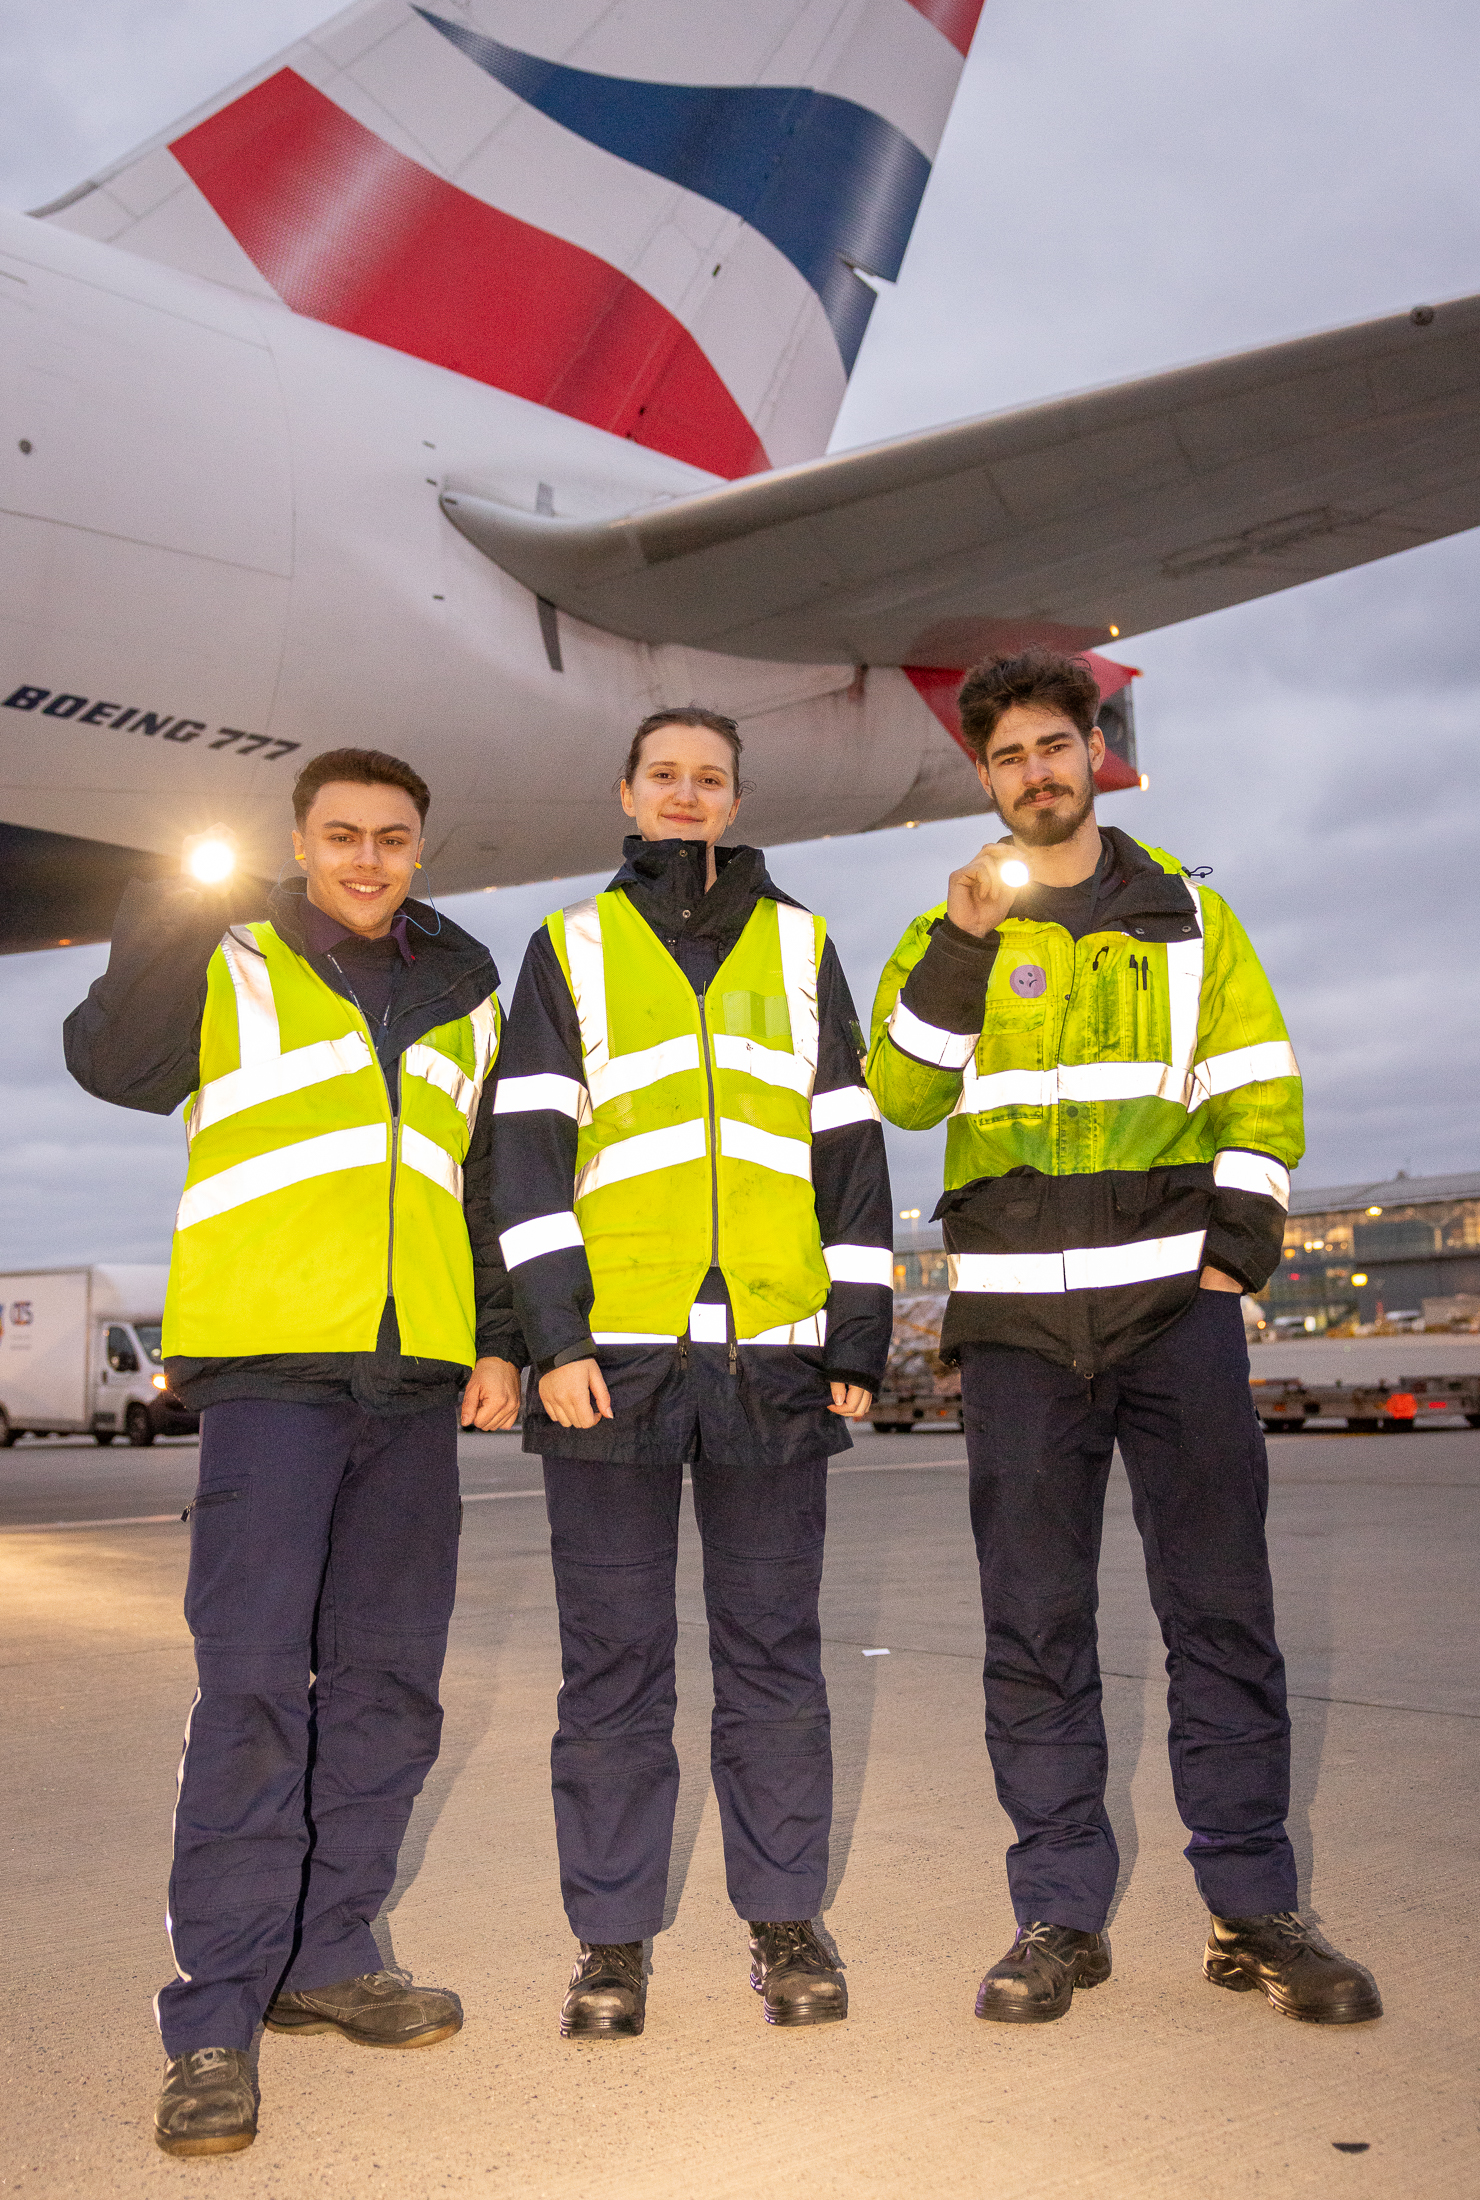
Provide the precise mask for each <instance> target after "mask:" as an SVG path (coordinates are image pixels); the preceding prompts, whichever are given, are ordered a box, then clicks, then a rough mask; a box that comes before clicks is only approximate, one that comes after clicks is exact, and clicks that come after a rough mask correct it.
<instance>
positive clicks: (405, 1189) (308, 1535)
mask: <svg viewBox="0 0 1480 2200" xmlns="http://www.w3.org/2000/svg"><path fill="white" fill-rule="evenodd" d="M427 801H428V796H427V789H426V784H425V782H424V781H423V780H422V779H421V777H420V775H419V774H418V773H416V772H415V771H413V770H412V769H411V767H410V766H409V765H407V764H403V763H402V762H400V760H399V759H398V758H395V757H391V756H385V755H382V754H381V753H380V752H378V751H376V750H370V749H339V750H334V751H332V752H330V753H329V754H328V755H325V756H321V757H319V758H317V759H316V760H315V761H314V762H312V763H311V764H309V765H308V767H307V768H306V769H305V771H304V772H303V773H302V775H301V776H300V778H299V781H298V785H297V787H296V788H295V790H294V814H295V817H296V820H297V827H296V830H295V832H294V834H293V846H294V851H295V854H296V856H297V859H298V861H299V862H300V863H301V864H302V865H303V867H304V871H305V873H306V878H305V879H304V880H302V881H299V880H297V879H295V880H293V881H292V882H291V883H290V884H289V885H287V886H286V887H281V886H280V887H279V888H278V889H277V890H276V891H275V892H274V893H273V894H272V896H271V899H270V902H269V913H268V921H267V922H265V923H249V924H241V923H232V921H231V918H232V914H233V911H232V906H231V899H232V897H231V890H230V887H229V885H228V886H226V887H223V888H220V889H216V890H212V889H209V888H206V887H203V886H200V885H198V884H194V883H191V882H190V881H189V880H178V881H165V882H161V883H157V884H153V885H147V886H146V885H141V884H140V883H138V882H137V881H135V882H134V883H133V884H132V885H131V886H130V887H129V889H128V891H127V893H126V894H125V896H124V899H123V902H122V905H121V906H120V909H119V912H118V918H117V922H116V924H115V926H114V933H113V948H112V953H111V955H110V958H109V963H108V969H107V971H106V973H105V974H104V976H103V977H101V978H100V979H99V980H98V981H97V983H96V984H95V985H94V986H93V988H92V990H91V992H90V993H89V994H88V997H87V999H86V1001H84V1002H83V1004H82V1006H81V1007H80V1008H78V1009H76V1010H74V1011H73V1013H72V1015H71V1016H70V1017H69V1018H68V1020H67V1029H66V1045H67V1063H68V1067H69V1068H70V1069H71V1071H72V1074H73V1076H74V1077H76V1079H77V1080H78V1082H79V1084H81V1085H83V1086H84V1087H85V1088H86V1089H87V1090H88V1091H89V1092H92V1093H96V1094H97V1095H98V1097H99V1098H100V1099H104V1100H112V1101H115V1102H117V1103H118V1104H119V1105H121V1106H124V1107H133V1108H143V1109H145V1110H147V1111H148V1112H150V1113H153V1114H160V1115H168V1114H170V1113H171V1112H172V1111H173V1110H174V1109H175V1108H176V1107H178V1106H179V1105H180V1103H181V1101H182V1100H186V1099H187V1098H188V1099H189V1108H188V1113H187V1116H186V1133H187V1136H188V1139H189V1143H190V1160H189V1168H188V1172H187V1176H186V1182H185V1190H184V1194H183V1196H182V1198H181V1201H180V1207H179V1212H178V1215H177V1217H176V1223H175V1240H174V1248H173V1253H172V1257H171V1263H170V1284H169V1293H168V1298H167V1302H166V1307H165V1333H164V1350H165V1368H166V1372H167V1376H168V1380H169V1383H170V1387H171V1390H172V1391H173V1392H174V1394H175V1395H176V1397H178V1398H179V1400H180V1401H181V1403H182V1404H184V1405H185V1406H187V1407H192V1408H198V1409H200V1412H201V1443H200V1482H199V1487H198V1489H197V1492H196V1496H195V1498H194V1501H193V1502H192V1504H191V1505H190V1507H189V1510H188V1514H187V1517H188V1518H189V1520H190V1525H191V1538H190V1541H191V1555H190V1575H189V1583H188V1586H187V1589H186V1596H185V1615H186V1619H187V1621H188V1622H189V1625H190V1629H191V1632H192V1634H193V1635H194V1637H195V1644H196V1665H197V1670H198V1674H199V1687H198V1689H197V1692H196V1697H195V1702H194V1704H193V1705H192V1707H191V1712H190V1717H189V1719H188V1721H187V1724H186V1731H185V1749H184V1754H183V1757H182V1759H181V1765H180V1782H179V1801H178V1805H177V1808H176V1813H175V1838H174V1868H173V1871H172V1873H171V1877H170V1900H169V1912H168V1918H167V1923H168V1927H169V1933H170V1941H171V1947H172V1951H173V1954H174V1958H175V1967H176V1976H175V1978H173V1979H172V1980H171V1981H170V1983H169V1984H168V1985H167V1986H165V1987H164V1988H163V1989H162V1990H161V1992H160V1994H159V1995H158V1997H157V1999H156V2003H155V2009H156V2015H157V2017H158V2020H159V2027H160V2032H161V2035H162V2037H163V2040H164V2045H165V2053H166V2055H167V2056H168V2058H169V2061H168V2067H167V2069H166V2072H165V2085H164V2091H163V2093H162V2095H161V2097H160V2101H159V2105H158V2108H157V2110H156V2115H155V2136H156V2138H157V2140H158V2143H159V2145H160V2146H161V2147H162V2148H163V2149H164V2150H165V2152H166V2153H169V2154H176V2155H203V2154H223V2153H230V2152H233V2151H235V2150H236V2149H238V2148H240V2147H245V2146H249V2145H250V2144H251V2142H252V2138H253V2136H254V2134H255V2132H256V2122H257V2105H256V2086H255V2080H254V2077H253V2071H252V2066H251V2058H250V2055H249V2052H248V2051H249V2049H250V2047H251V2044H252V2041H253V2037H254V2035H255V2032H256V2029H257V2025H258V2023H259V2021H261V2020H262V2019H263V2018H264V2017H265V2018H266V2021H267V2024H268V2025H269V2027H270V2028H271V2029H273V2030H275V2031H285V2032H286V2031H294V2032H310V2031H323V2030H325V2029H329V2028H332V2029H335V2030H337V2031H339V2032H340V2033H342V2034H343V2035H344V2036H345V2037H347V2038H349V2039H351V2040H356V2041H360V2042H362V2043H364V2044H367V2045H372V2046H376V2047H420V2046H426V2045H430V2044H431V2043H432V2042H434V2041H436V2040H441V2039H447V2038H449V2037H450V2036H451V2035H452V2034H453V2033H454V2032H456V2031H457V2030H458V2029H459V2027H460V2025H461V2023H462V2013H461V2010H460V2008H459V2005H458V2002H457V1998H456V1996H455V1995H453V1994H450V1993H447V1992H445V1991H443V1990H441V1989H439V1988H433V1987H417V1986H413V1985H412V1983H411V1980H410V1978H409V1977H408V1976H407V1974H406V1973H404V1972H402V1971H396V1970H388V1969H386V1968H385V1967H384V1965H383V1962H382V1959H381V1955H380V1951H379V1948H378V1946H377V1943H376V1941H375V1938H374V1936H373V1934H372V1931H371V1926H372V1923H373V1921H374V1919H375V1918H376V1916H377V1915H378V1913H379V1911H380V1908H381V1906H382V1904H383V1902H384V1900H385V1897H386V1895H387V1894H388V1893H389V1891H390V1888H391V1884H392V1881H393V1879H394V1877H395V1870H396V1858H397V1855H398V1853H399V1850H400V1846H401V1840H402V1837H403V1835H404V1833H405V1830H406V1824H407V1821H408V1819H409V1816H410V1813H411V1807H412V1803H413V1801H414V1799H415V1797H416V1795H417V1794H418V1792H419V1791H420V1788H421V1785H422V1782H423V1780H424V1779H425V1777H426V1774H427V1772H428V1771H429V1769H430V1768H431V1766H432V1764H433V1763H434V1761H435V1759H436V1756H437V1749H438V1742H439V1737H440V1731H441V1721H442V1712H441V1707H440V1704H439V1702H438V1695H437V1689H438V1681H439V1678H440V1674H441V1669H442V1659H443V1654H444V1651H445V1648H446V1642H447V1625H448V1620H449V1618H450V1616H451V1611H452V1599H453V1590H454V1587H455V1582H456V1571H457V1535H458V1525H459V1511H460V1507H459V1500H458V1478H457V1401H458V1397H459V1394H461V1398H462V1419H463V1422H464V1424H465V1425H466V1424H470V1423H471V1424H476V1426H478V1427H479V1428H489V1429H493V1428H507V1427H509V1426H510V1425H511V1424H512V1423H513V1421H514V1419H515V1418H516V1415H517V1412H518V1403H519V1377H518V1369H519V1366H520V1365H521V1364H522V1362H523V1359H524V1348H523V1345H522V1343H521V1342H520V1340H519V1336H518V1331H517V1327H516V1325H515V1322H514V1317H513V1312H512V1305H511V1298H510V1292H509V1286H508V1277H507V1275H506V1273H505V1270H504V1264H503V1260H502V1257H501V1255H500V1253H499V1249H498V1241H497V1237H496V1235H495V1233H494V1228H493V1212H492V1204H491V1188H490V1176H491V1164H490V1158H489V1126H490V1122H491V1117H492V1096H491V1094H490V1093H488V1092H487V1091H486V1089H485V1088H486V1087H487V1086H488V1085H489V1084H490V1083H491V1081H492V1075H493V1068H494V1061H495V1057H496V1055H497V1052H498V1042H499V1014H498V1002H497V1000H496V999H495V997H494V988H495V987H496V986H497V984H498V972H497V971H496V970H495V968H494V966H493V963H492V962H491V961H490V959H489V956H488V952H487V950H486V949H485V948H484V947H483V946H481V945H480V943H479V942H478V941H476V940H474V939H471V938H470V937H469V936H468V934H467V933H466V932H464V931H462V930H461V929H460V928H459V927H458V926H457V925H455V924H452V923H450V922H449V921H448V920H447V919H446V918H445V917H439V916H438V914H437V912H436V911H435V910H434V909H432V908H431V907H429V906H428V905H427V904H426V903H424V902H418V901H413V900H410V899H409V898H408V896H409V893H410V888H411V884H412V880H413V878H414V876H415V873H416V871H417V870H419V869H420V867H421V849H422V825H423V820H424V818H425V816H426V809H427ZM192 1096H193V1097H192ZM470 1371H471V1372H470Z"/></svg>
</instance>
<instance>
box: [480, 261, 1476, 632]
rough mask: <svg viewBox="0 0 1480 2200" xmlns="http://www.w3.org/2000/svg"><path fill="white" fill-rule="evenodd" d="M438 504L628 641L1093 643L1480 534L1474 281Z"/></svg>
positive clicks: (567, 605) (524, 575)
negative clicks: (507, 500)
mask: <svg viewBox="0 0 1480 2200" xmlns="http://www.w3.org/2000/svg"><path fill="white" fill-rule="evenodd" d="M554 496H555V500H556V502H557V503H558V501H559V499H560V489H559V486H558V485H556V486H555V490H554ZM442 503H443V508H444V510H445V511H446V513H447V516H448V518H449V519H450V520H451V521H452V522H453V524H454V525H455V526H456V527H458V528H459V529H460V530H461V532H462V533H463V534H464V535H466V536H467V537H468V539H469V540H470V541H471V542H473V543H475V544H476V545H477V547H478V548H479V549H480V550H482V551H483V552H484V553H485V554H486V555H487V556H488V557H490V558H492V559H493V560H494V561H495V562H496V563H497V564H499V565H501V566H503V567H504V568H505V569H506V571H508V572H509V573H511V574H513V575H514V576H515V577H516V578H517V579H518V580H520V581H522V582H524V583H525V584H526V586H528V587H529V588H530V589H532V590H533V592H534V593H535V595H536V596H538V597H541V598H542V599H544V600H545V601H546V602H547V603H551V604H554V605H556V606H557V607H558V608H559V609H561V610H564V611H567V612H569V613H571V614H572V616H574V617H577V618H580V619H583V620H586V621H587V622H589V623H590V624H591V625H593V626H597V627H602V628H604V629H606V630H607V631H609V632H611V633H614V634H622V635H626V636H628V637H629V638H631V639H633V640H637V641H647V642H684V643H687V644H689V645H690V646H691V647H694V648H698V649H709V650H715V651H719V652H722V653H724V654H727V655H731V656H740V657H764V658H770V659H779V660H784V661H791V662H795V663H847V662H849V661H851V662H853V663H856V664H881V665H887V664H911V665H951V666H959V665H963V664H968V663H970V662H971V661H972V660H973V659H974V658H976V657H979V656H981V655H983V654H984V653H986V652H987V651H988V650H990V649H993V648H999V647H1007V648H1016V647H1022V646H1024V645H1025V644H1027V643H1028V642H1031V641H1043V642H1047V643H1050V644H1053V645H1057V646H1059V647H1066V648H1072V649H1082V648H1088V647H1093V646H1096V645H1098V644H1101V643H1103V642H1105V641H1108V640H1110V639H1111V638H1113V637H1114V636H1115V635H1117V634H1120V635H1130V634H1136V633H1142V632H1145V631H1147V630H1148V629H1150V628H1153V627H1161V626H1168V625H1170V624H1172V623H1173V622H1175V621H1177V620H1179V619H1190V618H1195V617H1197V616H1198V615H1199V614H1200V613H1202V612H1205V611H1217V610H1221V609H1222V608H1223V607H1224V606H1225V605H1228V604H1236V603H1243V602H1246V601H1247V600H1248V599H1249V598H1250V597H1254V596H1265V595H1270V594H1272V593H1274V592H1275V591H1276V590H1278V589H1282V588H1290V587H1293V586H1294V585H1295V584H1296V583H1297V582H1300V581H1307V580H1315V579H1318V578H1319V577H1320V576H1322V575H1323V574H1327V573H1338V572H1341V571H1343V570H1345V569H1346V568H1347V567H1348V566H1353V565H1363V564H1365V563H1366V562H1367V561H1368V560H1369V559H1372V558H1381V557H1387V556H1390V555H1391V554H1392V552H1394V551H1396V550H1406V549H1409V548H1411V547H1412V546H1413V545H1414V544H1416V543H1422V542H1432V541H1435V540H1436V539H1437V538H1438V537H1440V536H1442V535H1450V534H1455V533H1457V532H1458V531H1459V530H1460V529H1462V528H1466V527H1474V526H1477V525H1480V297H1475V298H1462V299H1457V300H1455V301H1453V302H1452V303H1450V304H1447V305H1441V306H1437V307H1433V308H1430V307H1427V306H1421V307H1416V308H1415V309H1414V310H1413V312H1412V313H1404V314H1397V315H1394V316H1392V317H1391V318H1389V319H1385V320H1381V321H1368V322H1364V323H1360V324H1358V325H1357V326H1354V327H1351V328H1343V329H1336V330H1333V331H1331V332H1330V333H1328V334H1325V335H1319V336H1308V337H1302V338H1300V339H1299V340H1297V341H1296V342H1293V343H1287V344H1274V345H1270V346H1268V347H1267V348H1266V349H1263V350H1260V351H1251V352H1243V353H1239V354H1236V355H1235V356H1232V357H1229V358H1225V359H1215V360H1211V361H1208V362H1206V363H1205V364H1202V365H1199V366H1192V367H1182V368H1178V369H1176V370H1175V371H1174V372H1172V373H1169V374H1158V375H1153V376H1150V377H1149V378H1147V379H1146V380H1143V381H1138V382H1127V383H1121V384H1119V385H1117V386H1115V387H1112V388H1108V389H1099V390H1091V391H1088V392H1086V393H1084V394H1082V395H1078V396H1072V397H1063V398H1056V399H1054V400H1053V401H1052V402H1050V403H1048V404H1044V405H1032V406H1028V407H1025V408H1023V409H1022V410H1020V411H1014V412H1007V413H997V414H991V415H988V416H987V417H985V418H983V419H980V420H969V421H965V422H962V423H960V424H959V425H957V426H954V427H948V428H936V429H931V430H929V431H927V432H926V433H924V434H921V435H912V436H905V437H902V438H900V440H898V441H897V442H891V443H884V444H879V445H876V446H874V447H872V448H869V449H865V450H859V451H847V452H844V453H842V454H840V455H839V456H836V457H831V458H821V459H815V460H812V461H810V462H809V463H807V464H805V465H800V466H792V467H787V468H785V469H783V470H781V471H778V472H775V473H768V474H761V475H756V476H752V477H750V478H748V479H745V480H740V481H735V482H729V483H726V484H724V485H722V486H719V487H716V488H714V489H709V490H705V491H703V492H702V493H701V494H699V495H697V496H691V497H684V498H681V499H678V500H675V501H672V502H669V503H666V504H662V505H658V506H656V507H653V508H650V509H648V510H645V511H641V512H634V513H630V514H627V515H625V516H623V517H618V518H613V519H609V520H599V521H594V522H593V521H584V520H571V519H560V518H556V517H545V516H542V515H540V514H536V513H530V512H525V511H520V510H517V509H515V508H514V507H512V506H510V505H507V504H503V503H499V502H497V501H495V500H494V499H493V498H491V497H489V496H486V495H479V494H477V493H476V485H474V484H462V483H459V482H457V481H449V482H448V484H447V486H446V488H445V490H444V493H443V498H442Z"/></svg>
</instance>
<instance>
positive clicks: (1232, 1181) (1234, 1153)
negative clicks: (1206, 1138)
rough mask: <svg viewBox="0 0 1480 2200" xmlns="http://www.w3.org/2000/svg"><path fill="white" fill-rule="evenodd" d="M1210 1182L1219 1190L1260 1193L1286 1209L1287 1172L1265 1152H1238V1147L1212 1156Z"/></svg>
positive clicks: (1287, 1195)
mask: <svg viewBox="0 0 1480 2200" xmlns="http://www.w3.org/2000/svg"><path fill="white" fill-rule="evenodd" d="M1213 1182H1214V1183H1215V1184H1216V1185H1217V1186H1218V1188H1219V1190H1220V1191H1227V1192H1259V1193H1262V1195H1263V1196H1264V1198H1266V1199H1277V1200H1278V1201H1279V1203H1280V1205H1281V1206H1282V1207H1283V1208H1284V1209H1285V1210H1286V1211H1287V1212H1288V1210H1289V1206H1290V1172H1289V1170H1288V1169H1286V1168H1284V1167H1282V1165H1281V1164H1280V1163H1279V1162H1278V1161H1272V1160H1271V1159H1270V1157H1269V1155H1268V1154H1267V1153H1240V1152H1239V1150H1238V1148H1237V1147H1235V1146H1230V1147H1228V1148H1227V1149H1226V1150H1225V1151H1224V1152H1223V1153H1220V1154H1215V1155H1214V1157H1213Z"/></svg>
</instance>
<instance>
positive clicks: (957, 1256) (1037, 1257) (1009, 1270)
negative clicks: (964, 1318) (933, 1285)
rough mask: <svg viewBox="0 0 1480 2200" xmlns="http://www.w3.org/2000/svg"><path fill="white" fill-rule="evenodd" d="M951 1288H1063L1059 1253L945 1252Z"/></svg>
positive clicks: (1050, 1289) (983, 1289)
mask: <svg viewBox="0 0 1480 2200" xmlns="http://www.w3.org/2000/svg"><path fill="white" fill-rule="evenodd" d="M946 1282H947V1285H948V1287H949V1288H950V1289H951V1290H952V1291H1062V1290H1063V1288H1064V1256H1063V1254H1062V1253H948V1254H947V1255H946Z"/></svg>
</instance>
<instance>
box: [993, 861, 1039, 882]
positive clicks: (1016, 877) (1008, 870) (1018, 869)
mask: <svg viewBox="0 0 1480 2200" xmlns="http://www.w3.org/2000/svg"><path fill="white" fill-rule="evenodd" d="M998 876H999V877H1000V878H1001V880H1002V883H1003V885H1004V886H1012V887H1018V886H1026V885H1027V883H1028V881H1029V879H1030V878H1031V877H1032V876H1033V874H1032V872H1031V871H1030V870H1029V869H1028V866H1027V864H1026V863H1020V862H1019V861H1018V859H1017V857H1016V856H1009V857H1008V859H1007V861H1006V862H1005V863H1002V864H999V865H998Z"/></svg>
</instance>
